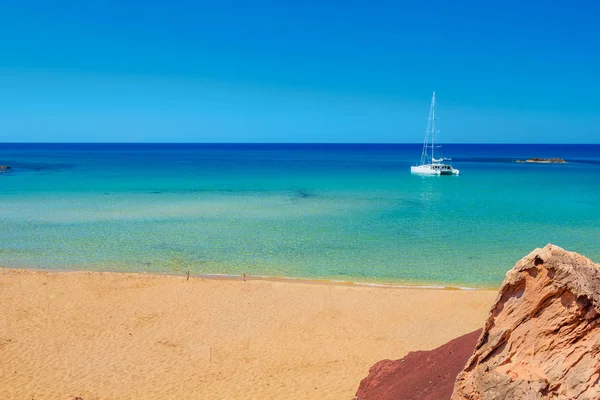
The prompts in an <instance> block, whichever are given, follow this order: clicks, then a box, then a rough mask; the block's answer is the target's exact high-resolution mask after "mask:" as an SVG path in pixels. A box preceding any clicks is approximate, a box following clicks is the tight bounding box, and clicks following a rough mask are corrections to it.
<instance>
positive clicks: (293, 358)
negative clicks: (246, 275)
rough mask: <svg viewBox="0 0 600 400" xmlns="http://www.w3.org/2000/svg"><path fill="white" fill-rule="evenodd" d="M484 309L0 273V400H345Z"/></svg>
mask: <svg viewBox="0 0 600 400" xmlns="http://www.w3.org/2000/svg"><path fill="white" fill-rule="evenodd" d="M495 296H496V291H493V290H477V291H465V290H434V289H390V288H377V287H359V286H344V285H334V284H324V283H320V284H315V283H308V282H277V281H268V280H249V281H245V282H244V281H241V280H215V279H204V278H193V277H192V278H190V279H189V280H186V277H185V276H183V277H180V276H164V275H145V274H123V273H101V272H45V271H33V270H18V269H0V356H1V358H2V363H0V398H2V399H23V398H27V399H29V398H35V399H63V398H65V399H66V398H69V396H80V397H82V398H83V399H84V400H99V399H102V400H104V399H140V398H145V399H165V398H179V399H188V398H213V399H225V398H227V399H247V398H256V399H269V398H273V399H300V398H306V399H308V398H319V399H351V398H352V397H353V396H354V393H355V392H356V389H357V387H358V384H359V382H360V380H361V379H362V378H364V377H365V376H366V375H367V373H368V371H369V368H370V367H371V366H372V365H373V364H374V363H375V362H377V361H379V360H381V359H384V358H391V359H397V358H400V357H402V356H404V355H405V354H406V353H407V352H409V351H413V350H429V349H432V348H435V347H437V346H439V345H441V344H443V343H445V342H447V341H449V340H451V339H453V338H455V337H457V336H460V335H462V334H464V333H467V332H470V331H472V330H474V329H477V328H479V327H481V325H482V323H483V322H484V320H485V318H486V316H487V314H488V311H489V308H490V305H491V304H492V303H493V301H494V299H495ZM315 396H316V397H315Z"/></svg>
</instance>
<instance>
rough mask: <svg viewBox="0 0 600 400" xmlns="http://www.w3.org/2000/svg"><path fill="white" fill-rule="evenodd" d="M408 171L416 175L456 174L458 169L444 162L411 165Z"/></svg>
mask: <svg viewBox="0 0 600 400" xmlns="http://www.w3.org/2000/svg"><path fill="white" fill-rule="evenodd" d="M410 172H411V173H413V174H416V175H458V174H459V171H458V170H457V169H454V168H452V167H451V166H449V165H445V164H433V165H431V164H430V165H413V166H412V167H410Z"/></svg>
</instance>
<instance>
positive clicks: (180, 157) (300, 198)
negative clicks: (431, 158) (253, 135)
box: [0, 144, 600, 287]
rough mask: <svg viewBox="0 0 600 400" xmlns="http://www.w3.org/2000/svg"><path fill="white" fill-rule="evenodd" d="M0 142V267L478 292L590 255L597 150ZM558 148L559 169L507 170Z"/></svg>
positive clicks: (598, 230) (596, 208)
mask: <svg viewBox="0 0 600 400" xmlns="http://www.w3.org/2000/svg"><path fill="white" fill-rule="evenodd" d="M420 154H421V145H420V144H398V145H287V144H286V145H279V144H221V145H217V144H0V165H10V166H12V170H11V171H10V172H9V173H5V174H0V266H5V267H27V268H44V269H69V270H70V269H75V270H108V271H144V272H161V273H176V274H183V273H184V272H185V271H187V270H189V271H190V272H191V273H192V274H232V275H241V274H242V273H246V274H248V275H259V276H274V277H293V278H308V279H331V280H341V281H353V282H372V283H397V284H416V285H442V286H455V287H488V286H497V285H499V284H500V283H501V282H502V279H503V277H504V274H505V273H506V271H507V270H508V269H510V268H511V267H512V266H513V265H514V263H515V262H516V261H517V260H519V259H520V258H521V257H523V256H525V255H526V254H528V253H529V252H530V251H532V250H533V249H534V248H536V247H542V246H544V245H545V244H547V243H549V242H550V243H554V244H556V245H559V246H561V247H564V248H566V249H568V250H573V251H577V252H580V253H582V254H584V255H586V256H588V257H590V258H592V259H595V260H596V261H600V145H479V144H478V145H475V144H473V145H457V144H456V145H445V146H444V155H445V156H449V157H452V160H453V161H452V164H453V166H454V167H455V168H458V169H460V171H461V175H460V176H458V177H453V176H443V177H422V176H414V175H411V174H410V165H413V164H415V163H416V162H417V161H418V160H419V158H420ZM529 157H561V158H565V159H567V160H568V161H569V162H568V163H567V164H560V165H558V164H553V165H548V164H518V163H515V162H514V161H515V160H516V159H525V158H529Z"/></svg>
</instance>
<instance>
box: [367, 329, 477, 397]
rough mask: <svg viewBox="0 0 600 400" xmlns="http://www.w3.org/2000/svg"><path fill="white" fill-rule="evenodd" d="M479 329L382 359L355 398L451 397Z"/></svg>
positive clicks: (473, 347) (370, 371)
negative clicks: (427, 348) (426, 348)
mask: <svg viewBox="0 0 600 400" xmlns="http://www.w3.org/2000/svg"><path fill="white" fill-rule="evenodd" d="M480 333H481V329H479V330H476V331H474V332H471V333H468V334H466V335H464V336H460V337H458V338H456V339H453V340H451V341H450V342H448V343H446V344H444V345H442V346H440V347H438V348H437V349H433V350H430V351H415V352H410V353H408V354H407V355H406V356H405V357H404V358H401V359H400V360H396V361H392V360H382V361H379V362H378V363H377V364H375V365H373V366H372V367H371V369H370V370H369V375H368V376H367V377H366V378H365V379H363V380H362V381H361V382H360V386H359V388H358V391H357V392H356V398H357V399H358V400H372V399H394V400H414V399H420V400H444V399H450V396H452V389H453V388H454V381H455V379H456V376H457V375H458V373H459V372H460V371H462V369H463V368H464V366H465V364H466V362H467V360H468V359H469V357H470V356H471V354H473V351H474V350H475V345H476V344H477V339H478V338H479V335H480Z"/></svg>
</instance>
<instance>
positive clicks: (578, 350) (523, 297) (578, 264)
mask: <svg viewBox="0 0 600 400" xmlns="http://www.w3.org/2000/svg"><path fill="white" fill-rule="evenodd" d="M599 311H600V265H598V264H594V263H593V262H592V261H591V260H589V259H588V258H586V257H583V256H581V255H579V254H577V253H572V252H568V251H565V250H563V249H561V248H560V247H557V246H553V245H547V246H546V247H544V248H543V249H536V250H534V251H533V252H532V253H531V254H529V255H528V256H526V257H525V258H523V259H522V260H520V261H519V262H518V263H517V264H516V265H515V267H514V268H513V269H512V270H510V271H509V272H508V273H507V274H506V278H505V280H504V282H503V284H502V286H501V288H500V291H499V293H498V297H497V299H496V302H495V304H494V306H493V307H492V310H491V311H490V315H489V317H488V319H487V321H486V323H485V326H484V328H483V332H482V333H481V336H480V337H479V340H478V342H477V345H476V347H475V352H474V353H473V355H472V356H471V358H470V359H469V361H468V362H467V364H466V366H465V368H464V370H463V371H462V372H461V373H460V374H459V375H458V377H457V379H456V383H455V386H454V392H453V394H452V399H453V400H465V399H469V400H491V399H557V400H558V399H565V400H566V399H581V400H583V399H586V400H587V399H590V400H591V399H600V328H599V324H600V318H599V316H600V313H599Z"/></svg>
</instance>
